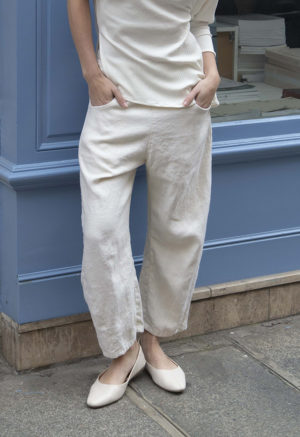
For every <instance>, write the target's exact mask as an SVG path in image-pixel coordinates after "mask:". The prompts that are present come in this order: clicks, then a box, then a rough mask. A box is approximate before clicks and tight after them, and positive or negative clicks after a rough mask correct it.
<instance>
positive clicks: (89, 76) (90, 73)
mask: <svg viewBox="0 0 300 437" xmlns="http://www.w3.org/2000/svg"><path fill="white" fill-rule="evenodd" d="M82 75H83V78H84V79H85V81H86V82H90V81H92V80H94V79H96V78H99V77H100V78H102V77H104V74H103V73H102V71H101V69H100V67H99V65H98V64H97V65H96V66H95V67H94V68H92V69H87V70H84V69H83V70H82Z"/></svg>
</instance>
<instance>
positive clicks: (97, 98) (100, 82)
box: [86, 73, 128, 108]
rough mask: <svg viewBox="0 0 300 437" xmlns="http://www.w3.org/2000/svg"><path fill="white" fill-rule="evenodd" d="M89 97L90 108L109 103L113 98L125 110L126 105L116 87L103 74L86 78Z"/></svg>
mask: <svg viewBox="0 0 300 437" xmlns="http://www.w3.org/2000/svg"><path fill="white" fill-rule="evenodd" d="M86 81H87V84H88V89H89V97H90V101H91V105H92V106H102V105H106V104H107V103H109V102H110V101H111V100H112V99H113V98H114V97H115V98H116V99H117V101H118V103H119V105H120V106H122V107H123V108H127V107H128V104H127V102H126V100H125V99H124V97H123V96H122V94H121V92H120V91H119V89H118V88H117V87H116V85H115V84H114V83H113V82H112V81H111V80H110V79H109V78H108V77H107V76H105V75H104V74H103V73H102V74H101V73H99V74H95V75H93V76H92V77H89V78H86Z"/></svg>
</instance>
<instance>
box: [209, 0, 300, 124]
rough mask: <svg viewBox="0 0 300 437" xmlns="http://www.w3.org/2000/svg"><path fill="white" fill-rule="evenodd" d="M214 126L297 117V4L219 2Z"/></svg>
mask: <svg viewBox="0 0 300 437" xmlns="http://www.w3.org/2000/svg"><path fill="white" fill-rule="evenodd" d="M211 30H212V35H213V39H214V44H215V48H216V53H217V65H218V70H219V73H220V76H221V83H220V85H219V88H218V90H217V96H218V99H219V101H220V106H218V107H215V108H212V109H211V115H212V117H213V119H214V121H229V120H241V119H250V118H262V117H273V116H277V115H278V116H282V115H290V114H300V2H299V1H298V0H220V1H219V4H218V7H217V10H216V19H215V22H214V23H213V24H212V25H211Z"/></svg>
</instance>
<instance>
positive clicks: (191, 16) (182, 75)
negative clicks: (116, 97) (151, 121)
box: [93, 0, 220, 107]
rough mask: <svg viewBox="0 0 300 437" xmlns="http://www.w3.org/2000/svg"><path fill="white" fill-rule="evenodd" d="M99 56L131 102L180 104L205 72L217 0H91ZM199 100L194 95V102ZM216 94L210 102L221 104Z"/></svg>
mask: <svg viewBox="0 0 300 437" xmlns="http://www.w3.org/2000/svg"><path fill="white" fill-rule="evenodd" d="M93 1H94V10H95V16H96V27H97V31H98V44H97V61H98V64H99V66H100V68H101V70H102V71H103V73H104V74H105V75H106V76H107V77H108V78H109V79H111V80H112V81H113V82H114V84H115V85H116V86H117V87H118V88H119V90H120V91H121V93H122V95H123V97H124V98H125V99H126V100H128V101H131V102H137V103H142V104H147V105H154V106H167V107H181V106H183V101H184V99H185V97H186V96H187V95H188V93H189V92H190V91H191V89H192V88H193V87H194V86H195V85H196V84H197V83H198V82H199V80H201V79H203V78H204V77H205V74H204V71H203V57H202V52H203V51H210V52H213V53H214V55H215V56H216V52H215V50H214V46H213V42H212V35H211V33H210V29H209V24H212V23H213V22H214V20H215V10H216V7H217V3H218V0H93ZM194 103H195V100H193V102H192V104H194ZM219 104H220V103H219V101H218V98H217V95H216V93H215V95H214V97H213V100H212V105H211V106H212V107H214V106H219Z"/></svg>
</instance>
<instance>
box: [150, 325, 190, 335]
mask: <svg viewBox="0 0 300 437" xmlns="http://www.w3.org/2000/svg"><path fill="white" fill-rule="evenodd" d="M144 327H145V329H146V330H147V331H149V332H150V334H152V335H155V336H156V337H172V336H173V335H175V334H177V333H179V332H182V331H186V330H187V328H188V327H187V326H186V325H181V326H179V327H177V328H176V329H163V330H160V329H157V328H153V327H152V326H151V325H149V324H148V323H147V322H145V321H144Z"/></svg>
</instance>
